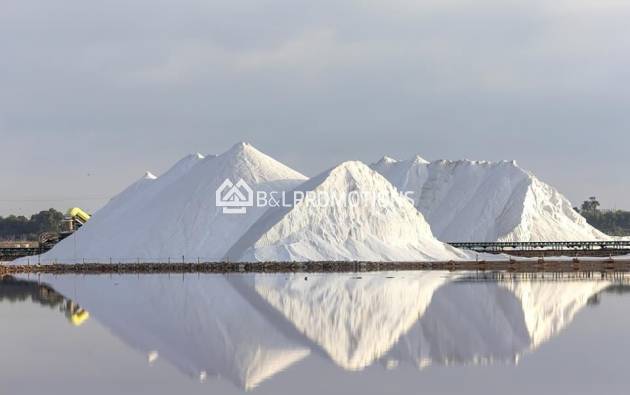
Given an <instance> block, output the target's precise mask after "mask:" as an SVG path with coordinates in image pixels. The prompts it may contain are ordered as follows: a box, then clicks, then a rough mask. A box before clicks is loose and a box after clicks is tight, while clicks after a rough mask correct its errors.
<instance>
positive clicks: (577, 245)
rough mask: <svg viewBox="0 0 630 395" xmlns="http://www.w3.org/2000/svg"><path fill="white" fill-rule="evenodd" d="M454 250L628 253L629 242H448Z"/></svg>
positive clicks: (629, 248) (629, 249)
mask: <svg viewBox="0 0 630 395" xmlns="http://www.w3.org/2000/svg"><path fill="white" fill-rule="evenodd" d="M448 244H450V245H451V246H453V247H456V248H465V249H468V250H473V251H477V252H489V253H501V252H505V253H510V252H516V251H542V252H544V251H565V252H571V251H575V252H578V251H584V252H589V251H590V252H594V251H597V252H600V253H606V252H611V253H615V252H619V251H630V240H615V241H528V242H523V241H502V242H450V243H448Z"/></svg>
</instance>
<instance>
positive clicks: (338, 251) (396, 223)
mask: <svg viewBox="0 0 630 395" xmlns="http://www.w3.org/2000/svg"><path fill="white" fill-rule="evenodd" d="M298 189H299V190H300V192H302V193H303V194H304V195H305V196H307V195H308V194H309V193H310V194H312V195H318V196H326V197H327V199H328V200H327V201H326V200H317V201H316V200H314V199H307V198H305V199H303V200H301V201H299V202H297V201H295V202H294V201H293V200H292V199H293V198H294V197H295V196H296V195H295V194H289V196H288V197H289V203H288V204H287V206H292V207H288V208H287V207H275V208H270V209H269V210H268V211H267V212H266V213H265V215H264V216H263V217H261V219H260V220H259V221H258V222H256V223H255V224H254V225H253V226H252V227H251V228H250V229H249V230H248V232H247V233H246V234H244V235H243V237H242V238H241V239H240V240H239V241H238V242H237V243H236V244H235V245H234V246H233V247H232V248H231V249H230V251H229V252H228V254H227V258H228V259H230V260H242V261H278V260H280V261H352V260H365V261H418V260H449V259H462V258H464V257H465V255H464V253H463V252H461V251H459V250H456V249H454V248H452V247H450V246H448V245H445V244H443V243H441V242H439V241H438V240H436V239H435V238H434V237H433V234H432V233H431V229H429V225H428V224H427V223H426V222H425V220H424V218H423V217H422V214H420V213H419V212H418V211H417V210H416V209H415V208H414V207H413V204H412V203H411V202H410V201H409V200H407V198H405V197H404V196H402V195H401V194H400V193H398V191H397V190H396V189H395V188H394V187H393V186H392V185H391V184H390V183H389V182H388V181H387V180H386V179H385V178H383V177H382V176H381V175H379V174H378V173H376V172H375V171H373V170H372V169H370V168H369V167H368V166H367V165H365V164H363V163H361V162H345V163H342V164H340V165H339V166H337V167H335V168H333V169H331V170H329V171H326V172H324V173H322V174H320V175H319V176H317V177H314V178H312V179H310V180H309V181H307V182H305V183H304V184H302V185H300V187H299V188H298ZM351 193H355V196H356V194H361V196H365V199H362V200H359V201H357V200H354V202H358V204H349V203H348V202H349V201H350V200H349V199H346V198H349V197H350V195H351Z"/></svg>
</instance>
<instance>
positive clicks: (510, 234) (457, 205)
mask: <svg viewBox="0 0 630 395" xmlns="http://www.w3.org/2000/svg"><path fill="white" fill-rule="evenodd" d="M372 168H373V169H375V170H376V171H378V172H379V173H381V174H382V175H383V176H385V178H387V179H388V180H389V181H391V182H392V184H394V185H395V186H396V187H397V188H398V189H399V190H400V191H412V192H414V196H413V197H414V204H415V206H416V207H417V208H418V210H420V212H422V213H423V214H424V216H425V218H426V219H427V221H428V222H429V224H430V225H431V229H432V230H433V232H434V234H435V235H436V236H437V238H438V239H440V240H442V241H447V242H451V241H462V242H463V241H562V240H566V241H579V240H604V239H607V238H608V236H606V235H605V234H603V233H601V232H600V231H598V230H596V229H595V228H593V227H592V226H590V225H589V224H588V223H587V222H586V220H585V219H584V218H583V217H582V216H581V215H579V214H578V213H577V212H575V210H573V208H572V206H571V203H570V202H569V201H568V200H567V199H566V198H565V197H564V196H562V195H561V194H560V193H559V192H558V191H557V190H556V189H555V188H553V187H551V186H550V185H548V184H545V183H544V182H542V181H540V180H539V179H538V178H536V177H535V176H534V175H532V174H531V173H529V172H527V171H525V170H523V169H521V168H520V167H519V166H518V165H517V164H516V163H515V162H513V161H512V162H509V161H503V162H486V161H469V160H461V161H446V160H439V161H435V162H431V163H429V162H427V161H425V160H424V159H422V158H420V157H416V158H414V159H411V160H406V161H400V162H399V161H395V160H393V159H391V158H387V157H386V158H383V159H381V160H380V161H379V162H378V163H375V164H373V165H372Z"/></svg>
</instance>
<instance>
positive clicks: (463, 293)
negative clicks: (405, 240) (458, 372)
mask: <svg viewBox="0 0 630 395" xmlns="http://www.w3.org/2000/svg"><path fill="white" fill-rule="evenodd" d="M465 279H466V278H463V277H462V274H452V273H447V272H437V271H431V272H394V273H362V274H361V277H355V276H354V275H352V274H334V275H323V274H318V275H313V274H309V275H308V276H307V278H305V275H304V274H300V275H297V274H296V275H288V276H287V275H286V274H281V275H271V274H256V275H231V276H227V277H226V276H218V275H202V276H199V277H197V276H187V277H186V278H185V281H180V280H177V281H173V280H169V279H168V276H166V275H159V276H158V275H156V276H144V277H140V278H137V277H136V276H120V277H117V279H116V280H115V282H114V281H113V280H112V279H110V278H109V277H105V276H88V277H84V276H81V277H80V278H79V277H68V276H43V278H42V279H41V280H42V281H44V282H48V283H50V284H51V285H52V286H53V287H54V288H55V289H56V290H57V291H58V292H62V293H65V294H72V295H73V298H74V300H75V301H76V302H77V303H80V304H81V305H82V306H84V307H85V308H86V309H87V310H89V311H90V313H91V314H92V317H93V318H94V320H96V321H98V322H100V323H101V324H103V325H104V326H105V327H107V328H109V329H110V331H111V332H112V333H113V334H114V335H115V336H117V337H119V338H120V339H121V340H123V341H124V342H125V343H127V344H129V345H130V346H132V347H133V348H135V349H137V350H139V351H140V352H141V353H142V354H144V355H146V356H147V357H148V359H149V362H150V363H152V362H156V360H157V361H159V360H164V361H166V362H168V363H170V364H172V365H173V366H175V367H176V368H177V369H178V370H180V371H182V372H184V373H186V374H188V375H190V376H191V377H194V378H202V379H204V378H212V377H215V376H216V377H219V376H220V377H224V378H227V379H228V380H230V381H231V382H233V383H235V384H236V385H238V386H240V387H242V388H246V389H249V388H253V387H255V386H256V385H258V384H260V383H262V382H263V381H265V380H267V379H269V378H270V377H272V376H273V375H275V374H278V373H279V372H281V371H282V370H284V369H286V368H287V367H288V366H291V365H293V364H295V363H296V362H297V361H299V360H301V359H303V358H305V357H306V356H307V355H308V354H309V353H310V352H311V350H313V351H321V352H315V353H313V354H318V355H326V356H327V357H329V358H330V359H331V360H332V361H333V362H334V363H335V364H336V365H338V366H340V367H341V368H343V369H349V370H356V369H362V368H365V367H367V366H370V365H372V364H373V363H374V362H376V361H380V362H382V363H386V365H387V366H388V367H394V366H396V365H397V364H398V363H400V362H403V363H410V364H413V365H416V366H419V367H424V366H427V365H430V364H444V365H452V364H481V363H492V362H496V361H500V362H508V363H513V362H515V361H517V360H518V358H519V357H520V356H521V355H523V354H524V353H525V352H527V351H530V350H534V349H536V348H537V347H539V346H540V345H541V344H542V343H543V342H545V341H547V340H549V339H550V338H552V337H554V336H557V335H558V334H559V333H560V332H561V331H562V330H563V329H564V328H566V327H567V326H568V325H569V324H570V323H571V321H572V320H573V319H574V317H575V315H576V314H577V312H578V311H580V309H582V308H583V307H584V306H585V305H586V303H587V301H588V299H589V298H590V297H591V296H593V295H595V294H597V293H598V292H600V291H601V290H603V289H604V288H605V287H607V286H608V285H609V283H608V282H605V281H560V282H528V281H513V280H510V281H507V282H499V283H492V282H489V283H478V282H475V283H470V282H463V280H465Z"/></svg>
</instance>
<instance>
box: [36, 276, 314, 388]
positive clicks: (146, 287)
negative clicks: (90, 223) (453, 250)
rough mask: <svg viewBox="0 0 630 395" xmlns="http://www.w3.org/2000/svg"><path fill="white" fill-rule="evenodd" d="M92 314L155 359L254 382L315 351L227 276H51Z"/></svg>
mask: <svg viewBox="0 0 630 395" xmlns="http://www.w3.org/2000/svg"><path fill="white" fill-rule="evenodd" d="M47 280H48V282H49V283H51V284H52V285H53V286H54V288H55V289H56V290H58V291H60V292H67V293H70V292H71V293H72V294H73V295H75V297H76V299H77V300H79V301H81V303H82V305H84V306H85V307H86V308H87V309H88V310H89V311H90V312H91V313H92V315H93V317H94V318H95V319H96V320H97V321H99V322H100V323H101V324H103V325H104V326H105V327H107V328H108V329H109V330H110V331H111V332H112V333H113V334H114V335H115V336H117V337H119V338H120V339H121V340H123V341H124V342H125V343H127V344H128V345H130V346H131V347H133V348H135V349H137V350H139V351H140V352H142V353H143V354H145V355H147V356H148V359H149V362H150V363H153V362H155V360H156V359H157V358H159V359H160V360H165V361H167V362H168V363H170V364H172V365H174V366H175V367H176V368H177V369H179V370H181V371H182V372H184V373H186V374H188V375H189V376H191V377H194V378H200V379H206V378H211V377H224V378H227V379H228V380H230V381H231V382H233V383H234V384H236V385H238V386H239V387H242V388H245V389H251V388H254V387H255V386H257V385H258V384H260V383H261V382H263V381H264V380H266V379H267V378H269V377H271V376H273V375H274V374H276V373H278V372H280V371H282V370H284V369H286V368H287V367H288V366H290V365H292V364H293V363H295V362H297V361H299V360H301V359H302V358H304V357H305V356H307V355H308V354H309V352H310V351H309V349H308V348H307V347H305V346H303V345H300V344H298V343H296V341H294V340H289V339H288V338H286V337H285V336H284V335H282V333H280V332H279V331H278V330H277V329H276V328H275V327H274V326H272V325H271V324H270V322H269V321H268V320H267V319H266V318H265V317H263V316H262V315H261V313H260V312H258V311H256V310H255V309H254V308H253V307H252V306H251V305H250V304H249V303H248V302H247V301H245V299H243V297H242V296H241V295H239V293H237V292H236V291H235V289H234V288H233V287H232V286H231V285H230V284H229V283H228V282H227V281H226V280H225V278H224V277H223V276H203V277H200V278H195V277H191V278H187V279H186V281H185V282H181V281H173V280H169V278H168V276H166V275H152V276H145V277H140V278H136V277H135V276H122V277H118V278H117V280H116V283H117V284H116V285H115V286H114V283H113V282H112V281H111V279H109V278H108V277H104V276H88V277H80V278H78V277H68V276H61V277H51V278H49V279H47Z"/></svg>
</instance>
